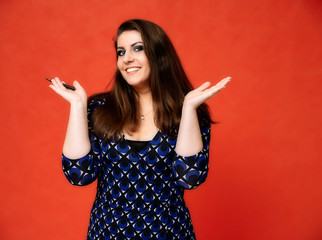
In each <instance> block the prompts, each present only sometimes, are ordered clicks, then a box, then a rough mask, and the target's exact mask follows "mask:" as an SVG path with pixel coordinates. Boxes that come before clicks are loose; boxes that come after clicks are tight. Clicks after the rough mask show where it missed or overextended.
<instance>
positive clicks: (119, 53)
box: [116, 50, 125, 57]
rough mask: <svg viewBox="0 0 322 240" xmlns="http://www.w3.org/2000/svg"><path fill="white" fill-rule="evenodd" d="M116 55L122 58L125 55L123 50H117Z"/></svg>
mask: <svg viewBox="0 0 322 240" xmlns="http://www.w3.org/2000/svg"><path fill="white" fill-rule="evenodd" d="M116 54H117V56H120V57H121V56H124V55H125V50H118V51H117V52H116Z"/></svg>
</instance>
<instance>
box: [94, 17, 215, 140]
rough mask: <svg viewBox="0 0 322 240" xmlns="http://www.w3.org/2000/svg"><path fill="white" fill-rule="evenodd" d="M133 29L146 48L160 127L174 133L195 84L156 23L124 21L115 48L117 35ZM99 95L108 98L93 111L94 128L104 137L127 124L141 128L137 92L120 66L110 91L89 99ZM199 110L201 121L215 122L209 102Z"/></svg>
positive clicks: (116, 133)
mask: <svg viewBox="0 0 322 240" xmlns="http://www.w3.org/2000/svg"><path fill="white" fill-rule="evenodd" d="M130 30H135V31H138V32H139V33H140V34H141V37H142V40H143V45H144V52H145V54H146V56H147V58H148V60H149V63H150V69H151V70H150V77H149V85H150V89H151V93H152V99H153V109H155V117H154V121H155V124H156V126H157V127H158V128H159V129H160V130H161V131H163V132H166V133H167V134H169V135H170V136H172V137H175V136H176V130H178V128H179V123H180V119H181V110H182V105H183V101H184V97H185V95H186V94H187V93H188V92H189V91H191V90H193V87H192V85H191V83H190V82H189V80H188V78H187V76H186V73H185V72H184V70H183V67H182V65H181V62H180V59H179V57H178V55H177V53H176V51H175V48H174V47H173V45H172V43H171V41H170V39H169V37H168V36H167V34H166V33H165V32H164V31H163V29H162V28H161V27H159V26H158V25H157V24H155V23H152V22H150V21H146V20H142V19H132V20H128V21H126V22H124V23H122V24H121V25H120V26H119V28H118V30H117V35H116V38H115V42H114V45H115V50H116V49H117V40H118V37H119V36H120V35H121V34H122V33H123V32H125V31H130ZM97 98H98V99H101V100H103V101H104V102H105V104H103V105H102V106H101V107H99V108H98V109H97V110H96V111H94V112H93V114H92V121H93V125H94V132H95V133H96V134H97V135H98V136H100V137H103V138H104V139H105V140H107V139H110V138H114V139H118V138H119V137H120V136H121V133H122V130H123V129H124V127H126V129H127V130H129V131H130V132H134V131H135V130H137V129H138V127H139V126H140V114H139V112H140V111H139V104H138V95H137V93H136V92H135V90H134V89H133V87H132V86H131V85H129V84H128V83H127V82H126V81H125V79H124V78H123V77H122V75H121V73H120V71H119V70H118V69H116V73H115V75H114V84H113V87H112V89H111V91H109V92H107V93H103V94H97V95H94V96H92V97H91V98H90V100H91V99H97ZM197 113H198V118H199V122H200V124H204V123H209V122H210V123H213V121H212V120H211V118H210V114H209V110H208V106H207V105H206V104H202V105H201V106H199V108H198V109H197Z"/></svg>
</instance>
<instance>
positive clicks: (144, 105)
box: [139, 91, 153, 115]
mask: <svg viewBox="0 0 322 240" xmlns="http://www.w3.org/2000/svg"><path fill="white" fill-rule="evenodd" d="M139 102H140V113H141V114H143V115H144V114H147V113H150V112H151V111H153V100H152V93H151V91H148V92H144V93H139Z"/></svg>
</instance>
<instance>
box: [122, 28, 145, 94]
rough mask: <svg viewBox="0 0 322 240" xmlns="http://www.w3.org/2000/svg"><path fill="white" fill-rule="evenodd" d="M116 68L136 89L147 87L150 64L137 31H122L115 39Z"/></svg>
mask: <svg viewBox="0 0 322 240" xmlns="http://www.w3.org/2000/svg"><path fill="white" fill-rule="evenodd" d="M116 51H117V68H118V69H119V71H120V72H121V74H122V76H123V78H124V79H125V80H126V82H127V83H128V84H129V85H131V86H132V87H133V88H134V89H136V90H145V89H148V88H149V76H150V64H149V60H148V58H147V56H146V55H145V52H144V46H143V40H142V37H141V34H140V33H139V32H138V31H135V30H131V31H124V32H123V33H121V35H119V37H118V39H117V49H116Z"/></svg>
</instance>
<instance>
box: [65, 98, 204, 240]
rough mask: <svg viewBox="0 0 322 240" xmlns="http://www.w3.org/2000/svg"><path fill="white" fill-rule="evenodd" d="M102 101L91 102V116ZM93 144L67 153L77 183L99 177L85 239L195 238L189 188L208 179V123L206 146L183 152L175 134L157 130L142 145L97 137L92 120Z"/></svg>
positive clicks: (68, 172) (70, 177) (68, 167)
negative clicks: (74, 155)
mask: <svg viewBox="0 0 322 240" xmlns="http://www.w3.org/2000/svg"><path fill="white" fill-rule="evenodd" d="M101 104H102V102H101V101H98V100H92V101H91V102H90V103H89V115H88V116H89V117H88V119H90V116H91V113H92V111H93V110H95V109H96V108H97V107H98V106H99V105H101ZM89 130H90V139H91V144H92V148H91V151H90V153H89V154H87V155H86V156H84V157H82V158H80V159H74V160H72V159H68V158H67V157H66V156H64V155H63V171H64V173H65V175H66V177H67V179H68V180H69V182H71V183H72V184H74V185H78V186H84V185H87V184H90V183H92V182H93V181H95V180H96V179H98V181H97V195H96V199H95V202H94V204H93V208H92V211H91V216H90V223H89V228H88V234H87V239H185V240H187V239H195V234H194V230H193V227H192V223H191V218H190V214H189V211H188V208H187V206H186V204H185V202H184V199H183V194H184V190H185V189H194V188H196V187H197V186H198V185H200V184H201V183H203V182H204V181H205V179H206V176H207V172H208V154H209V140H210V125H207V127H206V128H202V129H201V131H202V139H203V149H202V150H201V151H200V152H199V153H198V154H196V155H194V156H190V157H182V156H180V155H178V154H176V152H175V145H176V139H171V138H170V137H169V136H168V135H167V134H166V133H163V132H161V131H158V132H157V134H156V135H155V136H154V138H153V139H152V140H151V141H150V142H148V143H147V144H146V145H145V146H144V147H143V148H142V149H141V150H140V151H136V150H135V149H134V148H132V147H131V145H130V144H129V142H128V141H127V140H125V139H122V140H120V141H108V142H106V141H103V140H101V139H99V138H97V137H96V136H95V135H94V133H93V131H92V126H91V121H89Z"/></svg>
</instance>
